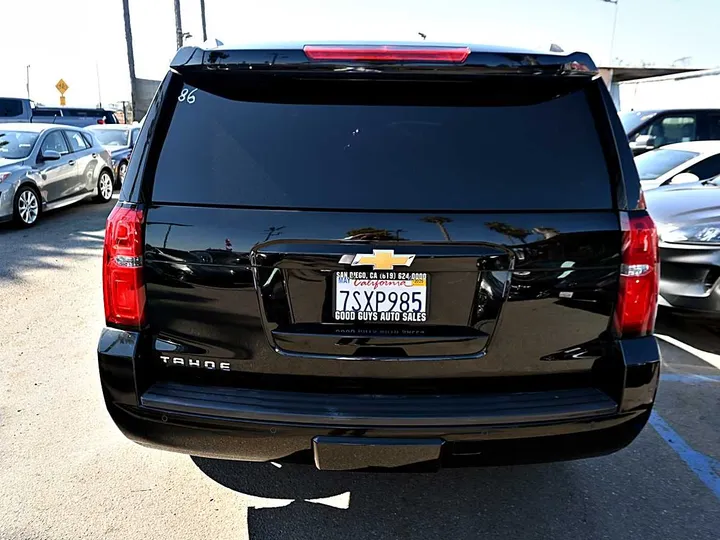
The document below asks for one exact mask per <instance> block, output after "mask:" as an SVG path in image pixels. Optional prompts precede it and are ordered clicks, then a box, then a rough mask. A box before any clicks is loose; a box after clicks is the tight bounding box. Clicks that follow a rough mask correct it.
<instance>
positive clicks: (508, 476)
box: [192, 457, 576, 540]
mask: <svg viewBox="0 0 720 540" xmlns="http://www.w3.org/2000/svg"><path fill="white" fill-rule="evenodd" d="M192 459H193V461H194V462H195V464H196V465H197V466H198V467H199V468H200V469H201V470H202V471H203V472H204V473H205V474H207V475H208V476H209V477H211V478H212V479H214V480H215V481H217V482H218V483H220V484H222V485H224V486H226V487H228V488H230V489H232V490H235V491H239V492H241V493H243V494H246V495H250V496H252V497H262V498H269V499H275V500H274V501H273V500H265V501H263V500H253V501H252V502H251V508H249V509H248V530H249V538H250V539H251V540H255V539H259V538H262V539H266V538H278V539H279V538H293V539H298V540H301V539H306V538H307V539H310V538H312V539H314V540H323V539H330V538H333V539H337V538H344V537H345V538H353V539H358V540H363V539H366V538H412V539H414V540H415V539H426V538H427V539H430V538H432V539H437V538H496V537H497V538H513V537H520V538H523V539H530V538H560V537H563V527H562V522H563V520H564V519H565V517H566V516H567V512H568V511H567V507H566V506H565V505H564V504H557V505H555V504H551V505H548V503H547V502H548V500H552V499H558V498H561V499H566V498H568V497H569V496H570V494H571V493H572V492H573V491H574V489H575V487H574V486H575V478H574V477H575V474H576V471H575V470H574V469H573V467H572V466H568V464H562V463H560V464H549V465H537V466H523V467H501V468H487V469H465V470H442V471H440V472H438V473H433V474H402V473H401V474H383V473H375V474H372V473H344V472H327V471H323V472H319V471H317V470H315V468H314V467H313V466H311V465H298V464H283V466H282V468H276V467H275V466H273V465H271V464H270V463H243V462H233V461H221V460H213V459H206V458H198V457H193V458H192ZM329 497H331V499H328V500H327V501H326V502H325V503H319V502H308V499H318V498H329ZM278 499H279V500H278ZM521 523H525V524H530V523H532V530H528V531H523V530H522V526H521Z"/></svg>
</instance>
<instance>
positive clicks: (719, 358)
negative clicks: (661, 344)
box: [655, 334, 720, 369]
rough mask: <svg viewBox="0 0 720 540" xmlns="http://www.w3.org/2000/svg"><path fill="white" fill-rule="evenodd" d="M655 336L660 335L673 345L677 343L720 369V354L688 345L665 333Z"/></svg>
mask: <svg viewBox="0 0 720 540" xmlns="http://www.w3.org/2000/svg"><path fill="white" fill-rule="evenodd" d="M655 336H657V337H659V338H660V339H662V340H663V341H667V342H668V343H670V344H671V345H675V346H676V347H678V348H679V349H682V350H683V351H686V352H689V353H690V354H693V355H695V356H697V357H698V358H699V359H700V360H704V361H705V362H707V363H708V364H710V365H711V366H713V367H716V368H717V369H720V355H718V354H713V353H709V352H707V351H701V350H700V349H696V348H695V347H693V346H691V345H688V344H687V343H683V342H682V341H680V340H679V339H675V338H674V337H670V336H666V335H663V334H655Z"/></svg>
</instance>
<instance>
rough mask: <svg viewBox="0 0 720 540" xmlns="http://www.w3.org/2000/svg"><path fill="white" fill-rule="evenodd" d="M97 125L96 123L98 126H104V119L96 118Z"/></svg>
mask: <svg viewBox="0 0 720 540" xmlns="http://www.w3.org/2000/svg"><path fill="white" fill-rule="evenodd" d="M97 123H98V124H104V123H105V119H104V118H98V121H97Z"/></svg>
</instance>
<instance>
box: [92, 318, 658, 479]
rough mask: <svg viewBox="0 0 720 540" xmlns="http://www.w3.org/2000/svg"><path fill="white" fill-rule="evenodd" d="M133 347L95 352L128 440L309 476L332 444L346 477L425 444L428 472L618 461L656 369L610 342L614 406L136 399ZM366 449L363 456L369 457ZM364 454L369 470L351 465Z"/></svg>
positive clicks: (637, 424)
mask: <svg viewBox="0 0 720 540" xmlns="http://www.w3.org/2000/svg"><path fill="white" fill-rule="evenodd" d="M118 337H122V339H116V338H118ZM134 337H135V334H133V333H129V332H120V331H117V330H106V331H105V332H104V333H103V337H102V338H101V342H100V347H99V353H98V356H99V361H100V375H101V382H102V386H103V392H104V395H105V401H106V405H107V408H108V411H109V412H110V415H111V417H112V418H113V420H114V421H115V423H116V424H117V426H118V427H119V428H120V430H121V431H122V432H123V433H124V434H125V435H126V436H127V437H128V438H130V439H132V440H134V441H135V442H138V443H140V444H142V445H145V446H150V447H154V448H159V449H164V450H171V451H175V452H182V453H186V454H192V455H197V456H205V457H213V458H223V459H238V460H244V461H283V460H288V461H310V462H311V461H312V460H313V459H314V460H315V463H316V465H318V466H319V467H321V463H328V462H333V460H335V457H336V456H335V455H333V452H334V450H333V448H335V445H334V444H333V443H335V444H340V445H343V444H345V445H360V447H362V448H363V451H356V450H352V451H351V452H350V453H349V458H348V456H347V455H345V456H344V457H343V460H345V461H344V467H345V468H350V469H352V468H357V469H362V468H366V467H368V466H373V464H376V465H384V464H386V463H393V464H394V465H393V466H396V467H400V466H403V465H418V463H416V462H415V463H410V462H407V463H405V462H403V461H402V459H403V458H397V457H396V454H397V452H398V447H402V448H403V449H404V450H407V447H408V446H409V445H414V446H413V450H415V449H416V447H419V448H420V451H421V453H422V448H424V447H425V446H427V447H428V448H430V447H432V445H433V444H436V445H437V452H435V453H434V454H433V452H432V449H431V450H430V455H432V459H430V460H429V461H428V462H424V461H423V462H422V465H429V466H433V467H435V466H444V467H454V466H475V465H486V464H507V463H530V462H542V461H557V460H565V459H576V458H582V457H589V456H594V455H602V454H607V453H611V452H614V451H617V450H619V449H621V448H623V447H625V446H626V445H628V444H629V443H630V442H632V440H633V439H634V438H635V437H636V436H637V435H638V433H640V431H641V430H642V428H643V426H644V425H645V423H646V421H647V419H648V417H649V414H650V411H651V408H652V404H653V401H654V398H655V392H656V390H657V384H658V379H659V364H660V357H659V352H658V348H657V344H656V342H655V338H653V337H650V338H642V339H636V340H626V341H622V342H618V347H619V349H620V351H621V356H622V357H623V358H624V361H625V369H624V373H625V381H624V386H623V391H622V395H621V396H618V399H613V398H611V397H609V396H608V395H607V394H605V393H604V392H602V391H600V390H598V389H594V388H582V389H571V390H555V391H543V392H526V393H516V394H484V395H478V396H465V395H460V396H372V397H371V396H358V395H337V394H306V393H291V392H275V391H260V390H252V391H250V390H242V389H235V388H217V387H200V386H192V385H180V384H176V383H172V384H171V383H152V384H149V385H147V386H146V387H145V388H144V390H142V391H141V392H139V393H136V390H135V389H136V378H135V377H134V370H133V363H134V362H133V360H132V359H133V350H134V349H135V346H136V343H134V342H133V338H134ZM137 384H139V385H141V387H142V381H137ZM318 441H321V443H318ZM427 441H430V443H428V442H427ZM433 441H435V442H433ZM368 447H373V448H372V452H370V453H369V454H368V452H366V451H365V450H367V448H368ZM319 448H320V449H321V450H322V451H323V452H327V451H328V450H327V449H328V448H330V454H331V458H330V459H329V458H328V457H327V456H325V457H324V458H323V459H322V460H320V461H319V458H318V449H319ZM313 452H314V454H313ZM416 453H417V452H414V451H413V452H410V454H412V455H415V454H416ZM367 455H371V456H373V457H372V458H371V459H372V461H371V462H368V461H367V459H369V458H367V457H365V458H363V457H362V456H367ZM397 459H400V461H397ZM408 459H409V458H408ZM413 459H416V458H413ZM335 461H337V460H335ZM421 461H422V460H421Z"/></svg>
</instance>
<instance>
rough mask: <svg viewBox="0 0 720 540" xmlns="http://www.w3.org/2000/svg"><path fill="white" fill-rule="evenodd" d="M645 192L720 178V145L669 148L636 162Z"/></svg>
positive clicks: (697, 143)
mask: <svg viewBox="0 0 720 540" xmlns="http://www.w3.org/2000/svg"><path fill="white" fill-rule="evenodd" d="M635 165H636V166H637V169H638V174H639V175H640V184H641V185H642V188H643V190H644V191H647V190H650V189H655V188H657V187H660V186H662V185H667V184H670V183H672V184H673V185H677V184H682V183H687V182H697V181H698V180H706V179H708V178H712V177H714V176H717V175H719V174H720V141H693V142H682V143H676V144H668V145H667V146H663V147H662V148H658V149H656V150H652V151H650V152H646V153H644V154H641V155H639V156H637V157H636V158H635Z"/></svg>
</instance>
